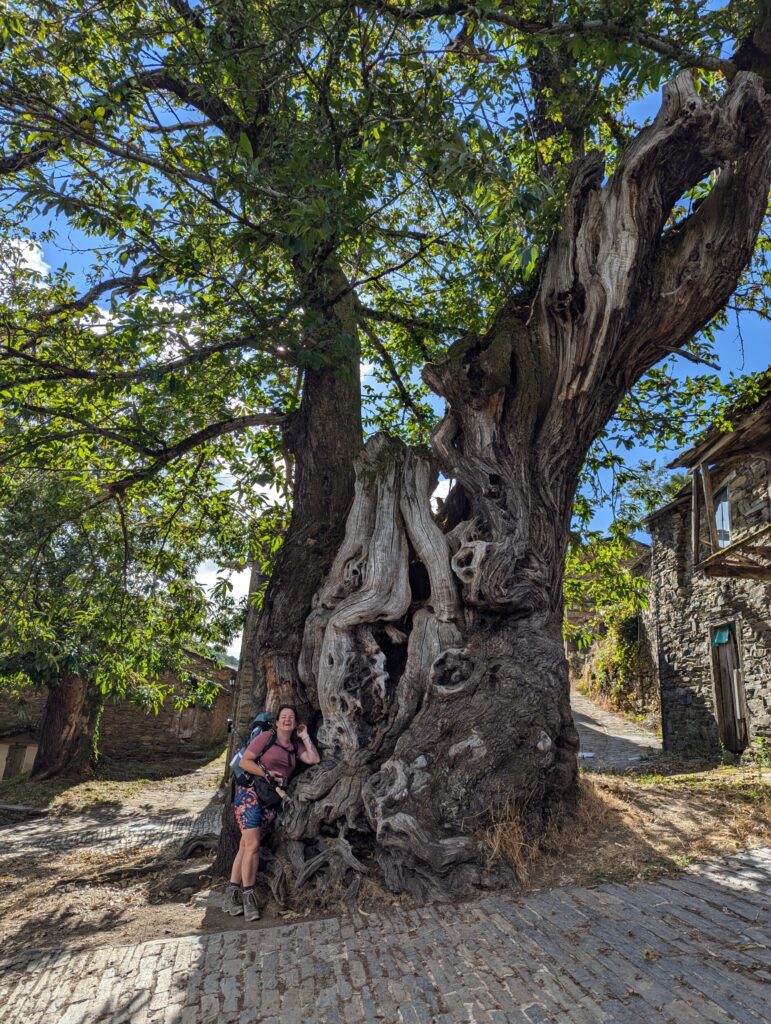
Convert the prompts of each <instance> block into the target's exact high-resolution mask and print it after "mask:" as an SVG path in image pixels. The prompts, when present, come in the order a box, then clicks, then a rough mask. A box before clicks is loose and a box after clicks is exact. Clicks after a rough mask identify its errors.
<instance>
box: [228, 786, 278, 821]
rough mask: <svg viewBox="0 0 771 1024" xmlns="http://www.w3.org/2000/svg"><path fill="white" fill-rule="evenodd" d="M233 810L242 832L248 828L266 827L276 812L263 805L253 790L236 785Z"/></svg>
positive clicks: (273, 819)
mask: <svg viewBox="0 0 771 1024" xmlns="http://www.w3.org/2000/svg"><path fill="white" fill-rule="evenodd" d="M233 810H234V811H235V815H236V821H237V822H238V827H239V828H240V829H241V831H242V832H244V831H245V830H246V829H248V828H263V827H265V828H267V827H268V826H269V825H272V824H273V822H274V821H275V820H276V812H275V811H274V810H269V809H268V808H267V807H263V806H262V804H261V803H260V801H259V800H258V799H257V794H256V793H255V792H254V790H253V789H251V788H247V787H246V786H236V796H235V799H234V801H233Z"/></svg>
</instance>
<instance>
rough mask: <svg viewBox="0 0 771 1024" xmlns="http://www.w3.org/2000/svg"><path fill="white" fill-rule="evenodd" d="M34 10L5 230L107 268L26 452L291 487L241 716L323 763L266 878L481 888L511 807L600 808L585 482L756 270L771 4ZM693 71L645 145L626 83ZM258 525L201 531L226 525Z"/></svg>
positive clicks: (20, 395) (42, 339) (633, 88)
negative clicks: (584, 684)
mask: <svg viewBox="0 0 771 1024" xmlns="http://www.w3.org/2000/svg"><path fill="white" fill-rule="evenodd" d="M616 8H618V9H616ZM4 26H5V27H4V28H3V32H4V38H5V40H6V45H7V47H8V49H9V52H10V55H11V59H10V60H9V61H6V62H5V68H4V70H3V72H2V77H1V78H0V108H1V109H2V111H3V123H4V154H3V157H2V160H0V171H2V172H3V174H4V175H6V181H7V182H8V185H7V193H8V197H9V198H12V200H13V208H12V210H11V208H10V207H9V215H8V228H7V231H8V232H12V231H13V230H14V225H15V224H17V223H18V217H19V214H20V212H21V214H24V213H27V214H30V213H31V212H32V211H33V210H39V209H40V207H41V206H42V207H44V208H45V209H46V210H47V211H49V213H50V214H52V215H53V216H54V219H55V223H54V226H53V228H52V230H53V231H56V230H57V226H59V225H61V224H63V223H68V224H69V225H70V226H71V227H72V228H73V229H75V230H76V231H77V232H80V233H81V234H82V235H84V236H87V237H89V238H92V239H98V245H97V243H96V241H94V242H92V243H91V244H92V245H93V246H94V252H95V253H96V256H95V259H94V262H93V264H92V266H91V267H90V270H89V274H88V281H87V282H85V284H84V285H83V286H82V287H80V286H79V282H78V281H77V280H76V279H75V278H74V277H73V276H72V274H70V273H69V272H68V271H67V270H66V269H63V268H59V269H58V270H57V271H56V272H55V273H54V274H53V275H52V277H51V278H50V279H49V281H48V282H47V284H46V285H45V287H46V289H47V293H48V297H49V302H48V304H47V305H46V306H45V307H41V308H39V309H38V310H37V311H36V315H35V316H34V317H31V318H30V317H25V316H24V313H23V311H22V310H20V309H18V308H14V307H13V305H12V304H8V306H7V309H6V311H5V320H6V325H5V327H6V329H5V331H4V342H3V344H4V347H3V350H2V358H3V387H4V389H7V394H8V402H9V410H10V413H12V414H13V416H14V429H15V430H16V431H21V432H27V433H30V434H31V435H32V436H34V438H35V439H36V444H35V446H34V447H33V448H31V449H30V450H29V451H27V452H26V454H25V458H26V459H27V461H29V460H33V461H34V460H35V459H38V460H40V459H48V460H50V459H52V458H54V457H55V458H58V459H60V460H63V461H64V463H65V465H66V464H67V462H68V460H70V459H71V458H72V454H73V453H72V448H71V445H72V443H73V441H72V438H71V436H69V435H70V434H71V431H69V432H68V431H65V430H63V429H62V425H63V424H70V425H71V424H72V423H73V422H76V423H77V424H78V431H86V433H87V434H88V435H89V436H90V437H93V438H96V437H98V438H99V439H100V441H99V452H98V457H97V456H96V455H95V457H94V458H93V460H92V462H91V464H90V466H89V473H90V479H92V480H94V481H96V483H95V485H94V486H95V487H96V488H97V491H98V493H97V497H96V498H95V500H100V501H101V500H104V501H112V500H116V499H118V498H119V497H120V496H121V495H123V494H124V493H126V492H127V491H128V490H130V489H132V488H134V487H140V488H145V489H146V490H147V492H148V493H149V494H152V491H153V488H154V487H156V486H161V484H160V483H159V482H158V481H161V480H163V479H164V478H166V477H168V476H170V475H171V476H173V475H174V474H180V473H183V472H184V469H185V466H187V465H189V460H190V459H193V458H195V457H196V453H200V452H203V453H204V454H203V457H204V458H205V459H206V460H207V465H209V466H220V467H227V469H228V471H229V472H230V473H231V474H233V475H234V476H235V477H236V478H237V479H240V480H241V482H242V484H241V486H242V490H243V491H244V492H246V491H248V490H249V485H250V484H253V483H257V482H262V483H265V482H269V481H274V482H276V483H280V484H281V485H282V486H283V487H285V488H286V490H287V491H288V492H289V493H290V494H291V520H290V521H289V524H288V527H287V528H286V530H285V532H284V534H283V543H282V546H281V548H280V550H279V551H278V552H277V553H275V554H273V555H271V557H270V558H269V559H268V561H267V563H266V565H265V566H264V567H263V568H264V570H265V576H266V577H267V583H266V585H265V586H264V587H262V589H260V590H259V592H257V587H255V595H254V597H255V601H254V602H253V604H252V606H251V609H250V612H249V616H248V620H247V629H246V635H245V647H244V654H243V658H242V668H241V687H242V694H243V700H242V708H241V716H240V717H241V724H243V723H244V722H245V721H246V720H247V719H248V716H249V713H250V712H251V711H253V710H254V709H255V708H256V707H259V706H263V705H265V704H267V705H271V704H276V703H278V702H279V701H281V700H284V699H286V698H287V697H291V698H292V699H294V700H296V701H297V703H298V704H299V705H300V706H301V708H302V709H303V710H304V711H305V713H306V714H307V715H308V716H309V717H310V718H311V719H312V722H313V726H314V728H315V729H316V730H317V733H318V739H319V743H320V745H321V748H322V755H323V760H322V764H321V765H320V766H318V767H317V768H314V769H312V770H310V771H308V772H306V773H305V774H304V775H303V776H302V777H301V778H300V779H299V780H298V781H297V783H296V784H295V785H294V786H293V789H292V798H291V802H290V804H289V806H288V809H287V813H286V815H285V820H284V824H283V828H282V830H281V834H280V840H279V842H280V849H279V851H278V852H279V853H280V854H281V856H279V857H277V858H276V860H275V862H274V870H273V885H274V891H275V892H276V893H277V895H281V894H282V892H283V891H284V889H285V888H286V886H287V885H290V886H301V885H303V884H305V883H307V882H308V881H309V880H312V879H313V880H315V882H316V883H317V884H318V885H319V887H323V886H325V885H326V884H327V883H328V881H329V880H330V879H333V880H334V879H336V880H338V881H342V880H346V881H347V882H350V883H351V884H353V885H355V884H356V883H355V879H356V877H357V876H358V874H359V873H360V872H361V871H363V870H364V869H365V867H366V865H365V864H364V863H363V858H365V856H368V855H372V856H374V859H375V860H376V862H377V866H378V870H379V872H380V873H381V876H382V878H383V879H384V881H385V883H386V884H387V885H388V886H389V887H391V888H392V889H395V890H409V891H413V892H416V893H426V892H435V891H445V892H460V891H465V890H467V889H468V888H469V887H470V886H472V885H475V884H482V883H484V882H485V881H486V880H489V873H487V872H486V865H485V854H484V850H483V849H482V848H481V847H480V843H479V841H478V834H479V831H480V829H481V828H483V827H484V826H485V824H486V823H487V822H488V821H489V820H490V816H491V815H495V814H496V813H497V810H498V809H499V808H500V807H501V806H504V805H507V804H512V803H513V804H515V805H516V806H517V808H518V812H519V814H520V815H521V817H522V821H523V824H524V826H525V828H526V829H527V830H528V831H529V832H530V833H531V834H533V835H537V834H538V833H539V831H541V830H542V829H543V827H544V826H545V824H546V823H547V822H548V821H549V820H550V819H552V818H553V817H555V816H558V815H559V814H561V813H562V812H563V811H564V810H565V809H569V808H570V806H571V804H572V803H573V801H574V800H575V797H576V747H577V738H576V733H575V730H574V728H573V724H572V719H571V714H570V707H569V701H568V690H567V675H566V666H565V660H564V656H563V648H562V640H561V633H560V628H561V619H562V574H563V565H564V559H565V552H566V545H567V541H568V534H569V525H570V517H571V510H572V507H573V502H574V498H575V494H576V489H577V485H578V480H579V474H580V472H581V468H582V465H583V464H584V461H585V459H586V456H587V453H588V452H589V450H590V448H591V445H592V443H593V442H594V440H595V439H596V438H597V437H598V435H599V434H600V433H601V432H602V431H603V430H604V429H605V427H606V425H607V423H608V421H609V420H610V419H611V418H612V417H613V416H614V414H615V412H616V410H617V408H618V406H619V404H620V403H622V401H624V400H625V396H628V395H629V393H630V391H632V389H634V388H635V385H636V384H637V382H638V381H640V380H641V378H643V376H644V375H645V374H646V372H647V371H648V370H649V369H650V368H652V367H654V366H655V364H656V363H657V362H659V361H660V360H661V359H662V358H663V357H664V356H666V355H667V354H670V353H672V352H686V353H687V354H688V355H689V356H690V357H691V358H697V359H698V358H700V357H701V356H702V355H703V348H704V341H703V338H702V339H699V337H698V336H699V332H701V331H702V330H703V329H704V328H708V327H709V325H710V324H711V322H712V321H713V319H714V318H715V317H716V316H719V315H720V313H721V311H722V310H723V309H724V307H725V304H726V303H727V302H728V300H729V299H730V298H731V296H732V295H734V294H735V292H736V289H737V284H738V283H739V282H740V279H742V275H743V274H745V272H746V271H747V268H748V266H750V265H751V263H752V260H753V253H754V252H755V251H756V240H757V238H758V233H759V231H760V228H761V222H762V218H763V216H764V213H765V210H766V200H767V192H768V183H769V128H768V98H767V94H766V84H765V83H764V79H763V77H762V73H763V71H764V70H765V69H766V68H767V66H768V65H767V60H766V59H765V57H764V54H766V53H767V50H768V44H769V25H768V24H767V22H764V20H763V17H762V16H761V15H757V12H756V11H755V9H754V7H753V6H752V5H746V6H745V5H738V6H737V7H736V8H733V7H732V8H730V9H728V8H725V9H720V10H717V11H712V12H707V13H705V12H704V11H703V10H702V8H701V6H700V5H698V4H693V5H682V4H677V5H674V4H673V5H670V4H667V3H661V4H654V5H645V4H641V3H640V4H638V3H631V4H624V5H614V4H611V5H608V4H596V5H595V4H591V3H590V4H588V5H587V4H580V5H579V4H553V3H536V4H531V5H519V4H513V3H502V2H501V3H485V4H479V5H472V4H467V3H454V2H450V3H438V4H433V3H432V4H421V3H401V2H399V3H388V2H383V0H371V2H359V3H356V2H350V3H349V2H343V3H339V2H335V3H330V2H324V0H315V2H308V0H294V2H290V3H285V2H281V3H259V4H258V3H253V2H251V0H228V2H226V3H224V4H218V5H216V6H211V7H210V6H209V5H207V4H196V5H188V3H187V2H186V0H157V2H151V3H148V4H145V5H143V7H142V8H141V10H140V9H139V8H138V7H137V6H136V5H134V4H133V3H125V4H123V3H116V4H113V5H111V7H110V9H109V12H108V11H106V10H104V9H103V8H101V7H99V6H91V5H89V4H76V3H73V4H69V5H68V4H64V5H61V4H59V5H57V6H56V7H54V6H53V5H50V6H49V5H46V4H43V5H41V7H40V8H39V10H38V11H36V13H34V14H32V13H30V12H29V10H28V8H27V6H26V5H25V4H21V3H20V4H17V5H15V11H14V13H13V14H12V16H11V17H10V18H7V19H6V21H5V22H4ZM726 37H729V38H732V39H733V40H734V41H735V47H734V53H733V55H732V56H731V57H726V56H725V52H726V50H725V45H724V40H725V38H726ZM664 82H667V83H668V84H666V85H665V86H664V88H663V93H662V97H661V100H660V110H659V112H658V114H657V115H656V117H655V119H654V120H653V121H652V123H651V124H649V125H648V126H646V127H642V128H640V127H639V126H637V125H635V124H634V123H633V122H632V121H631V120H630V118H629V116H628V114H627V113H626V108H627V105H628V103H629V102H630V101H631V100H633V99H636V98H639V97H640V96H642V95H645V94H646V93H648V92H650V91H651V90H655V89H656V88H658V86H659V85H660V84H662V83H664ZM14 218H16V220H15V219H14ZM749 273H750V274H751V275H752V274H753V273H754V271H753V270H750V271H749ZM745 280H746V281H747V282H748V283H747V284H746V286H743V287H742V291H741V302H743V303H745V304H751V303H753V302H755V301H756V300H757V299H758V296H759V294H760V291H759V288H760V285H762V278H760V277H757V276H755V277H750V278H748V279H745ZM86 285H87V287H86ZM737 301H739V300H737ZM100 302H101V303H102V306H100V305H99V303H100ZM108 303H110V305H109V309H108V308H107V304H108ZM362 362H364V363H366V364H367V367H368V368H371V369H372V372H373V373H374V381H375V386H374V387H373V386H371V384H370V383H369V381H370V380H371V378H365V383H364V385H363V386H362V383H361V367H362ZM421 368H422V373H421V377H420V378H419V376H418V371H419V370H421ZM431 394H433V395H435V396H438V397H439V398H441V399H443V400H444V414H443V415H442V417H441V419H438V421H437V417H436V413H435V412H434V409H435V405H432V404H431V401H430V400H429V398H430V395H431ZM363 428H364V429H363ZM106 431H109V433H108V434H107V435H106V434H105V432H106ZM365 432H366V434H367V435H369V440H368V441H367V443H366V445H365V444H364V443H363V438H364V434H365ZM62 435H65V436H62ZM81 457H82V456H81ZM198 457H201V456H200V455H199V456H198ZM438 472H441V473H442V474H443V475H444V476H445V477H447V478H449V479H450V480H451V481H452V488H451V490H450V493H449V495H448V497H447V499H446V501H445V502H444V503H443V506H442V508H441V510H440V512H439V514H435V513H434V512H433V510H432V508H431V504H430V495H431V492H432V490H433V488H434V485H435V482H436V479H437V474H438ZM233 516H234V509H233V508H232V507H228V508H224V507H222V508H219V510H218V512H217V514H216V515H213V516H211V517H209V518H208V519H207V522H206V525H205V528H206V529H211V530H212V531H213V532H214V533H215V534H216V533H223V532H224V533H225V534H227V536H228V537H229V538H232V536H233ZM255 522H257V520H255V521H254V522H252V523H251V524H249V525H248V526H246V527H245V531H244V532H245V536H244V544H243V551H244V554H246V553H247V551H249V550H251V553H252V555H254V551H255V550H256V549H259V550H265V545H264V536H263V535H261V534H260V530H259V525H258V526H257V527H256V526H255ZM255 536H256V537H257V540H255ZM269 547H270V545H269Z"/></svg>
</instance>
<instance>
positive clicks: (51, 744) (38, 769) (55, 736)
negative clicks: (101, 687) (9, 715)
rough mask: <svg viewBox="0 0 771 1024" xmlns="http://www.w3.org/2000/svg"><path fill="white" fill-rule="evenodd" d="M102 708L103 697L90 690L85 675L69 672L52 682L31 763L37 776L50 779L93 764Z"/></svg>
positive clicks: (33, 773) (34, 774)
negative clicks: (94, 741)
mask: <svg viewBox="0 0 771 1024" xmlns="http://www.w3.org/2000/svg"><path fill="white" fill-rule="evenodd" d="M101 708H102V703H101V699H100V698H99V697H97V696H96V695H95V694H93V693H92V692H91V688H90V686H89V683H88V680H87V679H84V678H83V676H80V675H77V674H76V673H72V672H66V673H64V674H63V675H62V676H61V678H60V679H58V680H57V681H56V682H55V683H52V684H50V685H49V687H48V697H47V699H46V705H45V710H44V712H43V720H42V721H41V723H40V733H39V742H38V748H37V753H36V755H35V763H34V764H33V766H32V775H33V776H34V777H35V778H39V779H48V778H51V777H53V776H54V775H60V774H61V773H62V772H65V771H69V772H77V771H82V770H83V769H85V768H87V767H90V766H91V763H92V759H93V739H94V735H95V730H96V729H98V725H99V718H100V715H101Z"/></svg>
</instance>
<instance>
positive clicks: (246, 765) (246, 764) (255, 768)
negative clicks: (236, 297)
mask: <svg viewBox="0 0 771 1024" xmlns="http://www.w3.org/2000/svg"><path fill="white" fill-rule="evenodd" d="M238 767H239V768H242V769H243V770H244V771H245V772H249V774H250V775H262V777H263V778H265V772H264V771H263V770H262V768H260V766H259V765H258V764H257V762H256V761H255V760H254V758H253V757H252V756H251V755H250V754H244V756H243V757H242V758H241V760H240V761H239V762H238Z"/></svg>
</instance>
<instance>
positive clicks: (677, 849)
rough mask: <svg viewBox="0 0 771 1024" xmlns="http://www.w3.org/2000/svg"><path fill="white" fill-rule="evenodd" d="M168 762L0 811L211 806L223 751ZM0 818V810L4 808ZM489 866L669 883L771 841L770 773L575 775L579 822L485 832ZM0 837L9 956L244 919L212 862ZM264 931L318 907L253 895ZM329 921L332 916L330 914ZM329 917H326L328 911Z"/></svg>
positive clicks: (41, 792)
mask: <svg viewBox="0 0 771 1024" xmlns="http://www.w3.org/2000/svg"><path fill="white" fill-rule="evenodd" d="M178 767H179V765H178V762H175V766H174V769H175V770H174V773H173V774H172V773H171V767H170V765H169V764H168V763H166V764H164V763H162V762H161V763H155V764H147V763H141V764H136V765H132V764H126V763H124V764H120V765H113V766H109V765H108V766H106V767H105V768H103V769H102V771H101V775H100V778H98V779H93V780H88V781H85V782H77V783H76V782H73V781H72V780H70V781H69V782H68V781H67V780H58V781H53V782H48V783H35V784H33V783H30V782H29V781H28V780H25V781H24V782H23V783H16V782H12V783H0V803H25V804H34V805H38V806H45V807H47V808H48V811H49V813H48V817H47V818H46V819H44V820H45V822H46V827H47V828H50V829H52V830H55V829H56V828H57V827H61V824H63V823H65V822H66V819H67V818H68V817H69V816H70V815H73V814H84V813H85V814H87V815H89V818H90V820H93V821H94V823H95V825H99V824H100V823H103V822H105V821H109V820H111V819H112V818H113V817H114V816H115V815H116V814H118V813H119V814H120V817H121V819H122V820H126V819H129V820H130V819H131V817H132V816H138V817H141V816H158V815H160V816H163V814H164V812H170V811H172V810H178V809H179V807H180V806H181V805H182V804H183V805H184V806H185V807H186V808H187V809H188V810H189V811H190V812H195V811H198V810H200V809H203V808H204V807H205V806H207V805H208V804H209V803H210V802H211V801H212V799H213V798H215V795H216V792H217V788H218V786H219V785H221V782H222V777H223V770H224V759H223V757H222V756H220V757H217V758H213V759H210V760H207V761H206V762H205V763H203V764H201V763H200V762H198V763H194V762H191V763H189V764H187V765H184V766H183V769H184V770H183V772H182V773H181V774H179V773H178ZM0 814H2V811H0ZM490 838H491V847H490V849H491V857H493V858H494V857H496V856H499V857H506V858H507V859H508V860H509V862H513V863H514V864H516V865H517V868H518V874H519V878H520V882H519V884H518V886H517V887H516V891H517V892H518V893H525V892H532V891H537V890H541V889H545V888H552V887H554V886H560V885H566V884H571V883H575V884H580V885H589V886H592V885H597V884H600V883H602V882H607V881H620V882H629V881H634V880H635V879H649V878H651V877H656V876H660V875H664V874H673V873H676V872H678V871H680V870H682V869H683V868H685V867H687V866H688V865H689V864H691V863H694V862H695V861H698V860H704V859H710V858H713V857H718V856H726V855H728V854H731V853H733V852H735V851H736V850H738V849H741V848H745V847H752V846H759V845H767V844H769V843H771V781H770V773H769V772H768V771H767V770H766V771H765V772H764V773H763V772H761V771H760V770H759V769H758V768H755V767H751V768H737V767H719V768H711V769H702V770H694V768H693V767H692V766H691V767H690V768H689V767H688V766H683V765H679V764H677V763H674V762H672V761H670V760H668V758H667V756H666V755H659V756H655V757H652V758H650V759H648V760H647V761H646V762H644V764H641V765H640V766H639V767H638V768H637V769H636V773H635V774H627V775H625V776H617V775H604V774H599V773H596V772H591V773H589V772H587V773H584V774H583V775H582V785H581V800H580V804H579V810H578V814H577V816H576V817H575V818H574V819H573V820H572V821H571V822H570V823H569V824H568V825H567V826H565V827H563V828H562V829H557V828H555V829H554V830H553V831H552V833H551V834H550V835H549V836H548V837H547V840H546V842H545V843H544V845H543V848H539V849H537V850H534V849H532V848H531V847H530V846H528V844H527V843H525V842H523V841H522V838H521V834H520V833H519V831H518V825H517V822H516V820H510V821H501V822H499V823H498V824H497V826H496V827H495V829H493V830H491V836H490ZM3 845H4V844H3V836H2V833H0V856H1V858H2V859H1V860H0V864H1V865H2V866H0V949H1V950H2V959H3V960H6V961H8V960H9V959H14V958H17V957H20V956H23V955H24V952H25V951H28V950H29V949H30V948H38V949H41V948H42V949H57V950H62V949H70V950H72V949H80V948H87V947H92V946H103V945H105V944H111V945H121V944H124V943H126V944H131V943H135V942H140V941H145V940H148V939H156V938H163V937H164V936H178V935H195V934H200V933H204V932H212V931H223V930H226V929H240V928H243V927H244V921H243V918H231V917H227V916H226V915H224V914H222V913H221V911H220V910H219V902H220V899H221V895H220V890H221V887H222V882H221V881H219V880H218V881H216V882H213V881H212V879H211V878H210V877H209V876H208V875H207V873H206V872H207V869H208V867H209V865H210V863H211V860H212V858H211V856H209V857H207V858H204V859H198V860H195V861H192V862H191V861H181V860H179V859H175V857H174V853H173V848H172V852H171V853H166V854H165V855H164V856H163V857H162V858H160V859H159V856H158V851H157V850H155V849H142V848H141V847H135V848H133V849H128V850H126V849H123V850H122V851H120V852H115V851H113V852H106V851H97V850H89V849H88V848H87V847H86V848H81V849H79V850H75V851H71V852H67V853H58V854H57V853H51V852H49V853H46V852H45V851H42V852H41V853H40V855H39V856H36V857H30V856H28V855H26V856H19V857H16V858H13V857H9V856H8V853H7V848H6V850H3ZM260 897H261V899H262V900H263V901H264V902H265V904H266V905H265V908H264V911H263V920H262V921H261V922H260V923H259V924H257V925H253V926H251V927H264V926H266V925H270V924H275V923H277V922H278V921H279V920H298V919H301V918H303V917H308V916H313V917H319V916H323V914H324V911H322V909H321V908H320V907H318V906H317V905H313V904H312V903H310V902H309V904H308V905H307V906H305V907H303V906H300V907H299V908H296V909H295V910H292V911H282V910H280V909H279V908H278V907H277V906H276V905H275V903H273V902H272V901H271V900H270V899H269V891H268V890H267V888H266V887H262V888H261V889H260ZM399 902H400V901H399V900H398V899H397V898H394V897H391V896H390V895H388V894H387V893H385V892H383V891H382V890H380V889H379V888H378V887H377V886H376V885H375V884H374V883H372V882H368V881H365V883H364V884H363V885H362V887H361V889H360V892H359V895H358V901H357V908H358V909H359V910H360V911H361V912H362V913H364V914H367V913H371V912H373V911H376V910H378V909H381V908H382V907H383V906H387V905H389V904H398V903H399ZM335 909H336V910H337V911H338V912H341V911H342V909H343V908H342V907H337V908H335ZM327 912H329V911H327Z"/></svg>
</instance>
